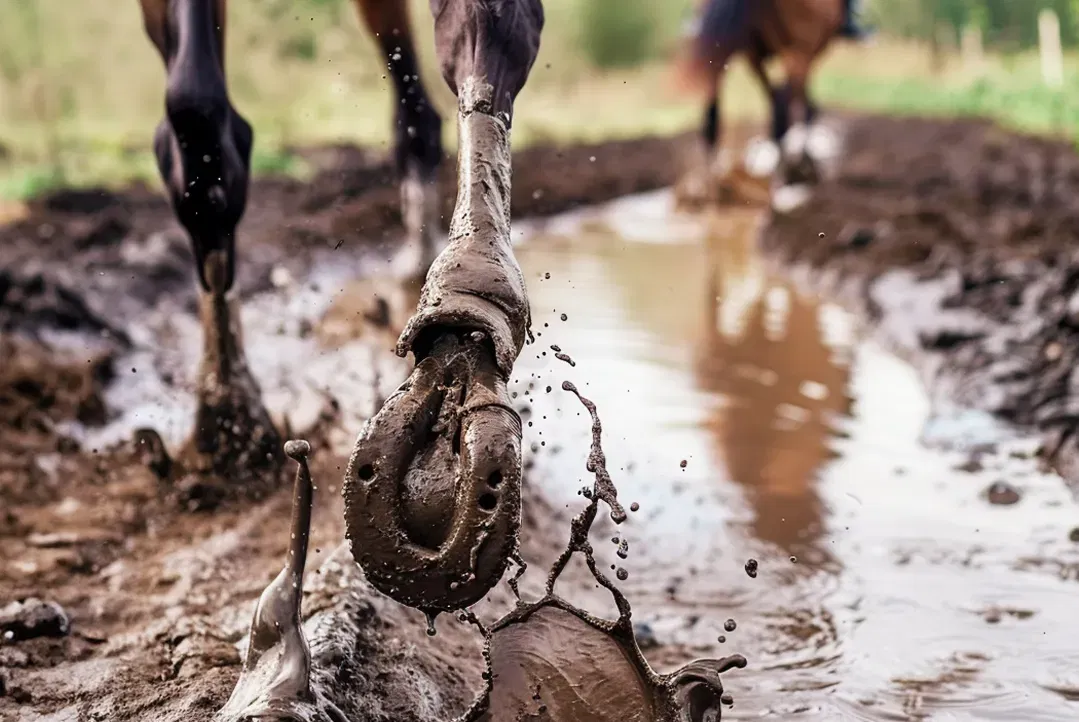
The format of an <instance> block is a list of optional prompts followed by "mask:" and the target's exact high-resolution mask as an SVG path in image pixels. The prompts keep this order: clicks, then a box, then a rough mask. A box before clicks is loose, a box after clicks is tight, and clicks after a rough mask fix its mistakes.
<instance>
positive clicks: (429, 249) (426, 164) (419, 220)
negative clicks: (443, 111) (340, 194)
mask: <svg viewBox="0 0 1079 722" xmlns="http://www.w3.org/2000/svg"><path fill="white" fill-rule="evenodd" d="M355 3H356V8H357V10H358V11H359V14H360V17H361V18H363V21H364V23H365V24H366V25H367V28H368V30H370V31H371V34H372V35H374V36H375V40H376V41H377V42H378V45H379V48H380V50H381V52H382V54H383V56H384V57H385V58H386V63H387V67H388V68H389V72H390V77H391V78H392V79H393V87H394V96H395V97H394V101H395V102H394V118H393V124H394V161H395V165H396V168H397V173H398V178H399V181H400V183H401V215H402V218H403V220H404V226H405V233H406V239H405V240H406V249H405V252H404V253H403V254H401V256H400V257H399V262H400V270H401V271H402V272H403V275H404V276H405V277H406V278H422V277H423V275H424V274H425V273H427V269H428V267H430V265H431V262H432V261H434V259H435V241H434V233H435V231H436V230H437V226H438V221H439V198H438V188H437V185H436V183H437V174H438V168H439V165H440V164H441V162H442V118H440V117H439V115H438V112H437V111H436V110H435V108H434V106H433V105H432V104H431V101H430V98H429V97H428V95H427V91H426V89H425V88H424V86H423V82H422V81H421V80H420V74H419V73H420V70H419V61H418V58H417V56H416V49H415V46H414V45H413V42H412V29H411V22H410V19H409V12H408V2H407V0H355Z"/></svg>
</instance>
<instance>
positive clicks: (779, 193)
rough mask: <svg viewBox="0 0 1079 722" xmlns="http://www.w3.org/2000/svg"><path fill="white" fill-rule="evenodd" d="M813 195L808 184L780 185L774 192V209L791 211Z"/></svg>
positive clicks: (784, 211) (782, 211) (779, 211)
mask: <svg viewBox="0 0 1079 722" xmlns="http://www.w3.org/2000/svg"><path fill="white" fill-rule="evenodd" d="M811 195H812V191H811V190H810V188H809V186H808V185H805V184H799V185H789V186H780V187H779V188H776V189H775V190H774V191H773V192H772V210H773V211H775V212H776V213H790V212H791V211H793V210H796V209H798V208H800V207H802V206H803V205H805V203H806V201H808V200H809V197H810V196H811Z"/></svg>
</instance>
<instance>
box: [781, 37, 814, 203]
mask: <svg viewBox="0 0 1079 722" xmlns="http://www.w3.org/2000/svg"><path fill="white" fill-rule="evenodd" d="M812 63H813V58H811V57H809V56H807V55H804V54H801V53H794V52H792V53H789V54H787V56H786V57H785V58H784V64H785V66H786V68H787V86H786V88H784V91H785V95H786V96H787V97H786V101H787V102H786V107H787V111H788V114H789V115H788V120H789V123H790V126H789V128H788V129H787V131H788V132H787V133H785V134H784V138H785V140H787V141H789V142H784V143H783V144H782V146H781V148H782V157H783V182H784V183H786V184H799V183H815V182H816V181H818V180H819V178H820V176H819V173H818V171H817V166H816V163H815V162H814V161H813V159H812V158H811V157H810V155H809V132H810V125H811V124H812V122H813V121H814V120H815V118H816V114H817V109H816V107H815V106H814V105H813V103H812V102H811V101H810V99H809V89H808V79H809V71H810V69H811V68H812ZM794 128H797V130H798V132H797V134H796V135H793V136H791V137H787V136H788V135H790V130H791V129H794Z"/></svg>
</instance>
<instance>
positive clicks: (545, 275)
mask: <svg viewBox="0 0 1079 722" xmlns="http://www.w3.org/2000/svg"><path fill="white" fill-rule="evenodd" d="M543 277H544V278H546V279H550V278H551V274H549V273H545V274H543Z"/></svg>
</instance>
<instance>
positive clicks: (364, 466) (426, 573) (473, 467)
mask: <svg viewBox="0 0 1079 722" xmlns="http://www.w3.org/2000/svg"><path fill="white" fill-rule="evenodd" d="M520 482H521V420H520V417H519V416H518V415H517V413H516V411H514V410H513V408H512V407H511V406H510V405H509V396H508V393H507V391H506V384H505V382H504V381H503V380H502V377H501V375H500V374H499V373H498V370H497V367H496V366H495V364H494V361H493V356H492V353H491V350H490V346H489V344H487V343H485V337H484V335H483V334H482V333H479V332H473V333H470V334H465V335H454V334H450V335H446V336H443V337H442V338H440V339H439V341H438V342H437V343H436V345H435V347H434V348H433V349H432V352H431V354H430V355H429V356H427V357H426V358H425V359H424V360H423V361H422V362H420V363H419V364H418V365H417V366H416V369H415V371H414V372H413V373H412V376H411V377H410V378H409V379H408V380H406V381H405V382H404V383H403V384H402V385H401V386H400V388H398V389H397V391H396V392H395V393H394V394H393V395H392V396H391V397H390V398H389V399H387V400H386V403H385V405H384V406H383V407H382V410H381V411H380V412H379V413H378V414H377V415H376V416H375V417H374V418H373V419H371V420H370V421H369V422H368V423H367V425H366V426H365V427H364V429H363V431H362V432H361V434H360V438H359V441H358V442H357V444H356V449H355V451H354V453H353V455H352V458H351V459H350V460H349V465H348V470H347V472H346V475H345V519H346V524H347V528H348V539H349V542H350V544H351V548H352V551H353V556H354V557H355V558H356V560H357V561H358V562H359V564H360V566H362V567H363V570H364V572H365V574H366V575H367V579H368V581H370V582H371V584H372V585H374V586H375V588H376V589H378V590H379V591H381V592H382V593H384V594H387V595H389V596H391V597H393V598H394V599H396V600H397V601H398V602H401V603H402V604H407V605H409V606H412V607H416V608H419V609H423V610H424V611H426V612H428V613H429V614H435V613H437V612H445V611H452V610H455V609H461V608H463V607H467V606H469V605H471V604H474V603H475V602H477V601H479V600H480V599H481V598H482V597H483V596H484V595H485V594H487V592H488V591H490V589H491V587H492V586H494V584H495V583H496V582H497V581H498V580H499V579H500V578H501V577H502V574H503V572H504V571H505V569H506V566H507V564H508V562H509V557H510V555H511V554H512V552H513V550H514V549H515V548H516V544H517V532H518V530H519V528H520V524H521V491H520V489H521V487H520Z"/></svg>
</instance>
